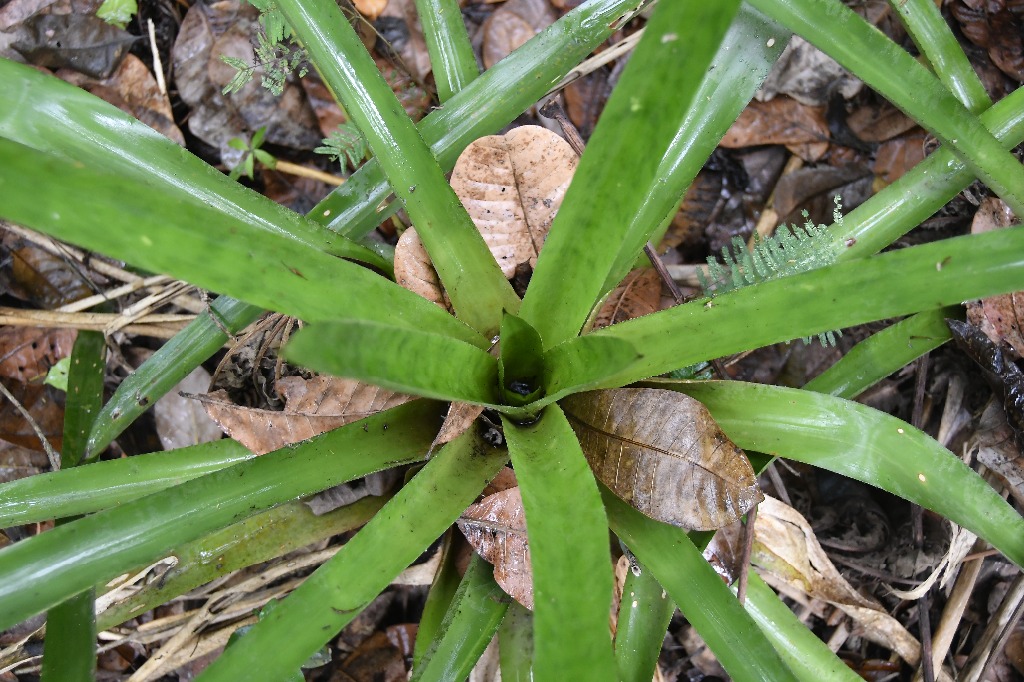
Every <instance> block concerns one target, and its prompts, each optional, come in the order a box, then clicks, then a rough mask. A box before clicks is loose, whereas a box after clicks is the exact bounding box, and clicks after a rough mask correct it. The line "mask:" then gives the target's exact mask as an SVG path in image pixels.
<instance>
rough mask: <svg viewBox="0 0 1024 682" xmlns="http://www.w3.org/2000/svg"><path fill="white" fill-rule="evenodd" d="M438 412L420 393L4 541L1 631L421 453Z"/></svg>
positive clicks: (0, 571)
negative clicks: (283, 506)
mask: <svg viewBox="0 0 1024 682" xmlns="http://www.w3.org/2000/svg"><path fill="white" fill-rule="evenodd" d="M438 420H440V412H439V409H438V405H437V404H436V403H431V402H429V401H424V400H416V401H413V402H410V403H406V404H404V405H400V406H398V407H396V408H393V409H391V410H387V411H386V412H381V413H379V414H377V415H374V416H372V417H369V418H367V419H363V420H361V421H358V422H354V423H352V424H349V425H348V426H344V427H342V428H340V429H336V430H334V431H330V432H328V433H325V434H323V435H321V436H318V437H317V438H314V439H312V440H309V441H306V442H305V443H302V444H301V445H294V446H289V447H286V448H282V449H281V450H277V451H275V452H272V453H269V454H266V455H263V456H262V457H257V458H254V459H251V460H247V461H244V462H240V463H238V464H235V465H233V466H230V467H227V468H226V469H221V470H220V471H217V472H214V473H212V474H208V475H206V476H202V477H200V478H196V479H193V480H191V481H188V482H187V483H184V484H182V485H179V486H176V487H174V488H170V489H168V490H164V491H161V492H157V493H154V494H152V495H149V496H147V497H144V498H142V499H139V500H136V501H134V502H129V503H128V504H125V505H122V506H120V507H115V508H113V509H107V510H105V511H102V512H98V513H96V514H93V515H91V516H87V517H85V518H82V519H79V520H77V521H74V522H73V523H69V524H67V525H64V526H61V527H59V528H55V529H53V530H52V531H48V532H46V533H43V534H41V535H36V536H33V537H31V538H29V539H27V540H23V541H22V542H19V543H17V544H14V545H11V546H9V547H5V548H4V549H2V550H0V603H3V604H4V609H3V610H2V611H0V629H6V628H9V627H10V626H12V625H14V624H16V623H19V622H21V621H22V620H24V619H26V618H28V617H30V616H32V615H34V614H36V613H38V612H40V611H43V610H45V609H48V608H50V607H51V606H53V605H54V604H57V603H59V602H61V601H63V600H64V599H67V598H68V597H70V596H72V595H75V594H78V593H79V592H81V591H83V590H85V589H88V588H90V587H91V586H93V585H96V584H99V583H102V582H105V581H107V580H109V579H110V578H112V577H113V576H116V575H119V574H121V573H124V572H125V571H127V570H129V569H131V568H133V567H137V566H144V565H146V564H147V563H151V562H152V561H153V560H155V559H158V558H160V557H161V556H163V555H164V554H165V553H166V552H167V551H168V550H170V549H171V548H173V547H176V546H178V545H180V544H182V543H185V542H188V541H190V540H194V539H196V538H198V537H201V536H202V535H204V534H206V533H209V532H210V531H213V530H216V529H218V528H223V527H224V526H227V525H228V524H231V523H234V522H236V521H239V520H241V519H243V518H246V517H248V516H251V515H252V514H255V513H256V512H258V511H261V510H263V509H267V508H269V507H271V506H274V505H276V504H280V503H281V502H284V501H289V500H293V499H295V498H297V497H302V496H304V495H309V494H312V493H314V492H319V491H320V490H323V489H325V488H328V487H330V486H332V485H336V484H338V483H342V482H344V481H348V480H351V479H353V478H358V477H360V476H365V475H366V474H368V473H372V472H373V471H379V470H381V469H385V468H388V467H393V466H397V465H399V464H403V463H408V462H411V461H417V460H419V459H421V458H422V457H423V456H424V455H425V453H426V452H427V449H428V448H429V447H430V443H431V441H432V440H433V438H434V435H435V433H436V428H433V427H432V425H433V424H434V423H436V422H437V421H438ZM339 453H345V457H339V456H338V454H339ZM481 487H482V486H481ZM307 655H308V654H307ZM303 660H305V659H303Z"/></svg>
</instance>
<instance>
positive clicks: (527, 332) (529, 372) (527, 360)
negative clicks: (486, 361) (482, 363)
mask: <svg viewBox="0 0 1024 682" xmlns="http://www.w3.org/2000/svg"><path fill="white" fill-rule="evenodd" d="M498 368H499V373H500V385H501V390H502V395H503V398H504V400H503V402H506V403H508V404H510V405H525V404H526V403H529V402H531V401H533V400H535V399H537V398H538V397H540V396H541V395H542V394H543V388H544V386H543V384H542V382H543V380H544V351H543V349H542V347H541V341H540V335H539V334H537V330H535V329H534V328H533V327H531V326H530V325H529V324H527V323H526V322H525V321H524V320H523V319H522V318H520V317H516V316H515V315H513V314H511V313H505V315H504V316H503V317H502V318H501V355H500V356H499V357H498Z"/></svg>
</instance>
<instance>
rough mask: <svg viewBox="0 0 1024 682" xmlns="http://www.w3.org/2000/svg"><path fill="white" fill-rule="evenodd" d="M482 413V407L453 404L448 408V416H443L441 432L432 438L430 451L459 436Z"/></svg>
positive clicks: (468, 404) (456, 402)
mask: <svg viewBox="0 0 1024 682" xmlns="http://www.w3.org/2000/svg"><path fill="white" fill-rule="evenodd" d="M483 411H484V406H483V405H473V404H471V403H460V402H459V401H455V402H453V403H452V404H451V405H449V406H448V414H446V415H445V417H444V423H443V424H441V430H440V431H438V432H437V436H435V437H434V442H433V443H432V444H431V446H430V449H431V450H436V449H437V448H439V447H441V446H442V445H444V444H446V443H450V442H451V441H453V440H455V439H456V438H458V437H459V436H461V435H462V434H463V433H464V432H465V431H466V429H468V428H469V427H470V425H472V424H473V422H475V421H476V418H477V417H479V416H480V415H481V414H482V413H483Z"/></svg>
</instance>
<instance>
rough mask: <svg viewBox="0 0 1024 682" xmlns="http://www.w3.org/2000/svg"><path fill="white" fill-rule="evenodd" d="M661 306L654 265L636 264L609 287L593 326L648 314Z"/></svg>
mask: <svg viewBox="0 0 1024 682" xmlns="http://www.w3.org/2000/svg"><path fill="white" fill-rule="evenodd" d="M660 308H661V277H659V276H658V273H657V271H656V270H655V269H654V268H638V269H636V270H633V271H632V272H630V273H629V274H628V275H626V278H625V279H624V280H622V283H620V284H619V286H617V287H615V288H614V289H612V291H611V292H610V293H609V294H608V298H606V299H605V302H604V305H602V306H601V310H600V311H599V312H598V313H597V317H596V318H595V319H594V329H601V328H602V327H607V326H608V325H612V324H618V323H619V322H625V321H626V320H632V319H633V318H634V317H641V316H643V315H650V314H651V313H654V312H657V311H658V310H659V309H660Z"/></svg>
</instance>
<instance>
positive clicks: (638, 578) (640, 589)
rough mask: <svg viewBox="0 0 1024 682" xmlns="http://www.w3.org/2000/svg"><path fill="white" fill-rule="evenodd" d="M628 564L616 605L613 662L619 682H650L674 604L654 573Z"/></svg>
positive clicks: (636, 565)
mask: <svg viewBox="0 0 1024 682" xmlns="http://www.w3.org/2000/svg"><path fill="white" fill-rule="evenodd" d="M630 563H631V564H632V565H631V566H630V571H629V572H628V573H627V574H626V582H625V583H624V584H623V586H622V601H621V602H620V603H619V622H618V627H617V628H616V631H615V660H616V662H617V663H618V664H619V680H621V682H650V681H651V680H652V679H654V669H655V667H657V665H658V656H660V655H661V647H662V645H663V644H664V643H665V633H666V632H667V631H668V624H669V621H671V620H672V614H673V613H675V611H676V605H675V602H673V601H672V600H671V599H670V598H669V596H668V594H667V593H666V592H665V588H664V587H662V586H661V583H659V582H658V580H657V579H656V578H655V577H654V574H652V573H651V572H650V571H649V570H647V569H646V568H644V567H643V566H641V565H640V564H639V563H633V562H630Z"/></svg>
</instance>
